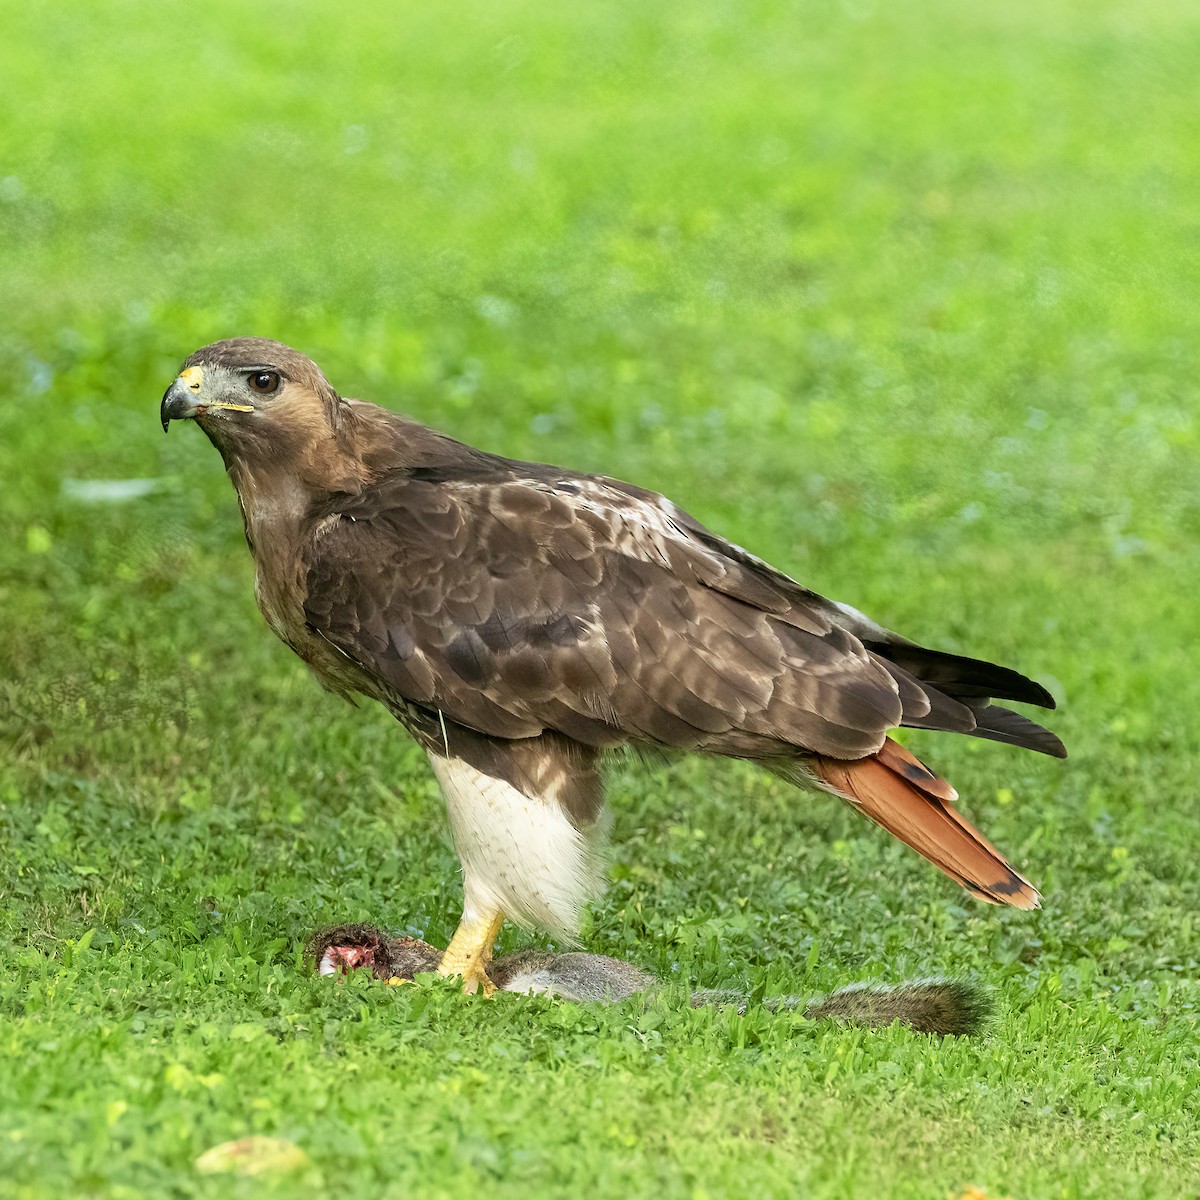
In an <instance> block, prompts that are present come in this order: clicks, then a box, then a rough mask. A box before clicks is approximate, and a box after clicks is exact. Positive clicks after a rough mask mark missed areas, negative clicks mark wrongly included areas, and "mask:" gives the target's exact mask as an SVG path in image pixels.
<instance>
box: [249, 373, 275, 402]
mask: <svg viewBox="0 0 1200 1200" xmlns="http://www.w3.org/2000/svg"><path fill="white" fill-rule="evenodd" d="M249 383H250V390H251V391H255V392H259V393H261V394H262V395H264V396H265V395H267V394H268V393H269V392H274V391H277V390H278V389H279V375H278V373H277V372H275V371H255V372H254V374H253V375H251V376H250V377H249Z"/></svg>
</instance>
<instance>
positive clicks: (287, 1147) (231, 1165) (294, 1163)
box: [196, 1135, 308, 1175]
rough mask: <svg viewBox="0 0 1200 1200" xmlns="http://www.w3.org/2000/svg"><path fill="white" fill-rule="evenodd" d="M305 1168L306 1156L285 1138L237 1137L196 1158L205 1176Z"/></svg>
mask: <svg viewBox="0 0 1200 1200" xmlns="http://www.w3.org/2000/svg"><path fill="white" fill-rule="evenodd" d="M306 1166H308V1155H307V1154H305V1153H304V1151H303V1150H301V1149H300V1147H299V1146H297V1145H296V1144H295V1143H294V1142H289V1141H287V1140H286V1139H285V1138H275V1137H259V1136H257V1135H255V1136H252V1137H244V1138H238V1140H237V1141H236V1142H222V1143H221V1144H220V1145H219V1146H214V1147H213V1148H212V1149H211V1150H205V1152H204V1153H203V1154H202V1155H200V1157H199V1158H198V1159H196V1170H197V1171H201V1172H202V1173H203V1174H205V1175H217V1174H222V1173H224V1174H236V1175H263V1174H265V1173H266V1172H267V1171H296V1170H298V1169H299V1168H300V1167H306Z"/></svg>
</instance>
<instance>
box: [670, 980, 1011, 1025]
mask: <svg viewBox="0 0 1200 1200" xmlns="http://www.w3.org/2000/svg"><path fill="white" fill-rule="evenodd" d="M721 1004H733V1005H736V1006H737V1009H738V1012H741V1013H744V1012H745V1011H746V1010H747V1008H748V1007H749V1002H748V1001H747V999H746V996H745V994H744V993H740V992H734V991H726V990H714V991H697V992H693V993H692V1007H693V1008H705V1007H708V1006H709V1005H721ZM762 1004H763V1007H764V1008H768V1009H770V1010H771V1011H772V1012H780V1011H782V1010H785V1009H796V1008H800V1007H801V1006H802V1005H803V1008H804V1015H805V1016H806V1017H807V1018H808V1019H809V1020H810V1021H844V1022H845V1023H846V1024H847V1025H858V1026H861V1027H862V1028H865V1029H883V1028H886V1027H887V1026H888V1025H891V1024H892V1022H893V1021H898V1022H899V1023H900V1024H901V1025H907V1026H908V1027H909V1028H910V1029H915V1030H916V1031H917V1032H918V1033H931V1034H934V1035H935V1036H937V1037H946V1036H948V1035H954V1036H957V1037H974V1036H975V1035H977V1034H979V1033H982V1032H983V1030H984V1028H985V1027H986V1025H987V1023H988V1021H989V1019H990V1018H991V1015H992V1002H991V998H990V996H989V995H988V993H987V991H986V990H985V989H984V988H982V987H980V986H979V985H978V984H975V983H970V982H968V981H966V980H963V979H914V980H912V981H910V982H908V983H899V984H896V985H895V986H888V985H886V984H872V983H855V984H851V985H850V986H849V987H844V988H839V989H838V990H837V991H836V992H830V993H829V995H828V996H826V997H825V999H824V1000H814V1001H812V1002H811V1003H805V1002H804V1001H803V1000H801V999H800V997H798V996H782V997H780V998H778V999H774V1000H764V1001H762Z"/></svg>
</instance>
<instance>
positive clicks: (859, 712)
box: [162, 338, 1065, 980]
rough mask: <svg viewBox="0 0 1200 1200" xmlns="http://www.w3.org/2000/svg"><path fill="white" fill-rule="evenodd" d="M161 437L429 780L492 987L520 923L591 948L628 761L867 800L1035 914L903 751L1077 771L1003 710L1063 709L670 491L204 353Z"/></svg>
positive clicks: (257, 363) (281, 628)
mask: <svg viewBox="0 0 1200 1200" xmlns="http://www.w3.org/2000/svg"><path fill="white" fill-rule="evenodd" d="M162 417H163V422H164V426H165V425H166V423H167V422H168V421H169V420H171V419H172V418H180V417H190V418H194V419H195V420H196V421H197V422H198V423H199V424H200V425H201V427H202V428H203V429H204V431H205V432H206V433H207V434H208V436H209V438H210V439H211V440H212V442H213V443H214V444H215V445H216V446H217V448H218V449H219V450H220V452H221V454H222V457H223V458H224V460H225V464H226V468H227V470H228V472H229V475H230V477H231V478H232V480H233V483H234V486H235V487H236V489H237V493H238V498H239V501H240V503H241V507H242V513H243V519H244V522H245V528H246V538H247V541H248V542H249V544H250V548H251V550H252V552H253V555H254V559H255V564H256V568H257V572H256V596H257V599H258V602H259V606H260V607H261V609H262V611H263V614H264V616H265V617H266V619H267V621H268V623H269V624H270V625H271V628H272V629H273V630H274V631H275V632H276V633H277V634H278V635H279V636H280V637H281V638H282V639H283V640H284V641H285V642H286V643H287V644H288V645H289V646H291V647H292V649H293V650H295V651H296V653H297V654H299V655H300V656H301V658H303V659H304V660H305V661H306V662H307V663H308V664H309V665H310V666H311V667H312V668H313V670H314V671H315V672H316V674H317V675H318V677H319V678H320V679H321V680H322V682H324V683H325V684H326V686H328V687H329V688H331V689H332V690H334V691H336V692H339V693H341V694H343V695H346V696H351V695H354V694H356V693H357V694H362V695H366V696H369V697H372V698H374V699H376V700H378V701H380V702H381V703H382V704H384V705H385V706H387V708H388V709H389V710H390V711H391V712H392V713H393V714H394V715H395V716H396V717H397V718H398V719H399V720H400V721H401V722H403V724H404V725H405V726H406V727H407V728H408V729H409V730H410V732H411V733H412V734H413V735H414V736H415V737H416V738H417V739H418V740H419V741H420V743H421V744H422V745H423V746H424V747H425V749H426V750H427V752H428V753H429V754H430V756H431V758H432V760H433V765H434V768H435V770H436V771H437V773H438V777H439V780H440V781H441V782H442V785H443V788H444V790H445V791H446V795H447V800H448V803H449V805H450V813H451V820H452V825H453V829H454V833H455V839H456V845H457V846H458V848H459V851H460V855H461V857H462V858H463V864H464V874H465V882H466V890H467V904H466V912H465V914H464V926H463V929H464V930H465V929H466V927H467V924H468V923H470V924H471V929H472V930H473V932H472V933H471V936H470V939H468V940H469V943H470V946H469V954H470V955H474V956H475V957H473V958H472V959H471V962H470V963H469V964H467V966H465V967H463V969H464V970H466V971H467V972H468V974H473V975H474V976H475V977H476V978H477V979H480V980H481V979H483V971H482V967H481V965H480V962H486V955H483V958H482V959H481V960H480V962H476V961H475V958H477V957H479V953H482V952H479V949H478V948H479V945H480V944H481V941H482V939H483V938H484V937H485V935H487V931H489V930H492V927H493V926H495V927H498V921H499V920H500V919H502V915H503V914H504V913H509V914H511V915H513V916H515V917H516V918H517V919H519V920H522V921H523V922H525V923H527V924H539V925H544V926H546V927H549V928H552V929H554V930H556V931H557V932H559V933H560V934H562V935H564V936H570V935H571V934H572V932H573V930H574V928H575V924H576V922H577V919H578V908H579V905H580V904H582V903H583V902H584V901H585V900H586V892H587V888H588V882H587V881H588V879H589V878H590V877H591V876H592V875H594V862H595V858H594V849H595V846H594V839H593V837H592V834H593V832H594V831H595V829H596V822H597V819H598V816H599V813H600V810H601V807H602V803H603V795H602V788H601V781H600V774H599V766H600V762H601V759H602V756H603V754H604V753H605V752H606V751H608V750H611V749H613V748H614V747H617V746H621V745H632V746H634V747H642V748H650V749H655V748H668V749H680V750H690V751H699V752H702V753H708V754H720V755H727V756H732V757H737V758H743V759H749V760H752V761H757V762H760V763H762V764H763V765H764V766H766V767H767V768H768V769H770V770H773V771H776V772H777V773H779V774H782V775H785V776H786V777H788V778H791V779H793V780H795V781H797V782H800V783H805V784H809V785H813V786H817V787H820V788H824V789H825V790H829V791H833V792H836V793H837V794H839V795H842V796H844V797H845V798H847V799H848V800H850V802H851V803H852V804H854V805H855V807H856V808H858V810H859V811H861V812H863V813H864V814H865V815H867V816H870V817H871V818H872V819H873V820H875V821H877V822H878V823H880V824H882V825H883V826H884V827H885V828H887V829H889V830H891V832H893V833H894V834H896V836H898V837H900V838H901V839H902V840H904V841H906V842H908V844H910V845H912V846H914V847H915V848H916V849H917V850H919V851H920V852H921V853H922V854H924V855H925V856H926V857H927V858H929V859H930V860H931V861H932V862H934V863H935V864H936V865H937V866H939V867H940V868H941V869H942V870H943V871H945V872H946V873H947V874H948V875H950V876H951V878H953V879H955V880H957V881H958V882H960V883H962V884H964V885H965V886H966V887H968V888H969V889H971V890H972V891H973V892H974V893H975V894H977V895H981V896H983V897H984V898H985V899H990V900H995V901H1000V902H1003V903H1009V904H1016V905H1018V906H1020V907H1030V906H1031V905H1033V904H1035V903H1036V898H1037V894H1036V892H1035V891H1034V890H1033V889H1032V888H1031V887H1030V886H1029V885H1028V884H1027V883H1026V882H1025V881H1024V880H1022V879H1021V878H1020V877H1019V876H1017V875H1016V874H1015V872H1013V871H1012V869H1011V868H1010V867H1009V866H1008V865H1007V863H1005V862H1004V860H1003V858H1001V857H1000V856H999V854H997V852H996V851H995V850H994V849H993V848H992V847H990V846H989V845H988V843H987V842H986V841H984V840H983V838H982V837H981V836H980V835H979V834H978V833H976V831H975V830H974V829H973V828H972V827H971V826H970V825H969V824H968V823H967V822H966V821H965V820H964V819H963V818H961V817H960V816H958V814H957V813H956V812H955V811H954V809H953V807H952V800H953V792H952V791H951V790H950V789H949V785H947V784H945V783H944V782H943V781H941V780H938V779H937V777H936V776H934V775H933V774H932V773H930V772H928V771H926V770H925V769H924V768H923V767H921V766H920V764H919V763H917V761H916V760H915V759H913V758H912V757H911V756H909V755H907V754H906V752H904V751H902V750H901V749H900V748H899V747H898V746H896V745H895V744H894V743H892V742H890V741H888V740H887V737H886V735H887V732H888V731H889V730H890V729H893V728H895V727H896V726H900V725H906V726H911V727H916V728H923V729H942V730H949V731H953V732H959V733H966V734H970V735H972V736H977V737H984V738H990V739H994V740H1000V741H1005V742H1009V743H1011V744H1014V745H1019V746H1024V747H1027V748H1029V749H1033V750H1038V751H1041V752H1043V753H1047V754H1052V755H1056V756H1062V755H1064V753H1065V752H1064V750H1063V748H1062V744H1061V742H1059V740H1058V739H1057V738H1056V737H1055V736H1054V735H1053V734H1052V733H1050V732H1048V731H1047V730H1045V729H1043V728H1041V727H1040V726H1038V725H1035V724H1034V723H1033V722H1032V721H1029V720H1028V719H1027V718H1025V717H1022V716H1020V715H1018V714H1017V713H1015V712H1012V711H1011V710H1009V709H1007V708H1003V707H1000V706H998V705H996V704H994V703H992V699H993V698H996V699H1000V700H1016V701H1024V702H1029V703H1033V704H1039V705H1042V706H1044V707H1051V708H1052V707H1053V705H1054V702H1053V700H1052V699H1051V697H1050V695H1049V693H1047V692H1046V691H1045V689H1043V688H1042V687H1040V686H1039V685H1038V684H1036V683H1034V682H1032V681H1031V680H1029V679H1027V678H1025V677H1024V676H1022V675H1019V674H1018V673H1017V672H1015V671H1011V670H1009V669H1007V668H1004V667H999V666H995V665H993V664H990V663H986V662H982V661H979V660H975V659H969V658H963V657H960V656H957V655H951V654H944V653H940V652H938V651H933V650H928V649H926V648H924V647H922V646H917V645H914V644H913V643H911V642H909V641H907V640H905V639H903V638H901V637H899V636H897V635H896V634H893V633H891V632H889V631H888V630H886V629H884V628H882V627H881V626H879V625H877V624H876V623H875V622H873V621H871V620H870V619H869V618H867V617H865V616H863V614H861V613H859V612H858V611H857V610H855V609H853V608H850V607H849V606H847V605H842V604H838V603H835V602H833V601H830V600H827V599H825V598H824V597H822V596H819V595H817V594H816V593H815V592H812V591H810V590H808V589H807V588H805V587H803V586H802V585H800V584H798V583H796V582H795V581H794V580H792V579H790V578H788V577H787V576H786V575H784V574H782V573H781V572H779V571H777V570H775V569H774V568H773V567H771V566H769V565H768V564H766V563H764V562H762V561H761V560H760V559H757V558H755V557H754V556H753V555H751V554H749V553H748V552H747V551H745V550H743V549H741V548H740V547H738V546H735V545H733V544H732V543H730V542H727V541H725V540H724V539H722V538H720V537H718V536H717V535H716V534H714V533H712V532H711V531H709V530H708V529H706V528H705V527H704V526H703V525H701V524H700V523H699V522H698V521H697V520H696V519H695V518H694V517H692V516H690V515H689V514H687V513H686V512H684V511H683V510H682V509H680V508H678V507H677V506H675V505H674V504H672V503H671V501H669V500H667V499H665V498H664V497H662V496H659V495H656V494H655V493H652V492H648V491H645V490H643V489H641V488H637V487H634V486H631V485H629V484H625V483H621V482H619V481H617V480H613V479H608V478H605V477H603V476H599V475H587V474H581V473H578V472H573V471H567V470H563V469H561V468H558V467H552V466H547V465H544V464H539V463H525V462H517V461H513V460H510V459H505V458H500V457H497V456H495V455H491V454H486V453H484V452H482V451H479V450H475V449H472V448H471V447H469V446H465V445H463V444H461V443H459V442H456V441H453V440H452V439H450V438H447V437H445V436H443V435H441V434H439V433H436V432H434V431H433V430H431V429H427V428H425V427H424V426H422V425H419V424H417V423H416V422H414V421H410V420H408V419H406V418H403V417H400V416H397V415H396V414H394V413H392V412H389V411H388V410H386V409H383V408H379V407H377V406H375V405H371V404H366V403H363V402H360V401H355V400H346V399H343V398H342V397H340V396H339V395H338V394H337V392H336V391H335V390H334V389H333V387H332V386H331V385H330V384H329V382H328V381H327V380H326V379H325V377H324V375H322V374H321V372H320V370H319V369H318V368H317V367H316V365H315V364H314V363H312V362H311V360H309V359H307V358H305V357H304V356H303V355H301V354H298V353H297V352H296V351H294V350H291V349H289V348H288V347H286V346H283V345H281V344H279V343H277V342H270V341H266V340H263V339H255V338H239V339H233V340H230V341H225V342H217V343H214V344H213V345H211V346H206V347H204V348H203V349H201V350H198V351H197V352H196V353H195V354H193V355H192V356H191V357H190V358H189V359H188V360H187V362H186V363H185V364H184V368H183V370H182V371H181V374H180V376H179V378H178V379H177V380H176V381H175V383H174V384H173V385H172V387H171V388H170V389H169V390H168V392H167V395H166V396H165V397H164V398H163V405H162ZM514 822H515V823H514ZM518 826H519V829H520V831H518ZM470 914H475V915H474V916H470ZM460 932H461V931H460ZM493 932H494V930H493ZM465 936H466V935H465V934H464V937H465ZM466 944H467V943H466V942H462V943H460V942H459V941H458V939H456V942H455V943H452V945H451V947H450V949H449V951H448V960H449V961H450V962H452V963H455V964H458V963H459V962H460V957H461V954H462V953H467V951H464V950H463V946H464V945H466Z"/></svg>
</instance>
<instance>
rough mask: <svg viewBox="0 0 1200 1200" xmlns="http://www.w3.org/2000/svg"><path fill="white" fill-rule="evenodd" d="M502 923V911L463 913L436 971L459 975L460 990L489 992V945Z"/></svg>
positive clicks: (490, 948)
mask: <svg viewBox="0 0 1200 1200" xmlns="http://www.w3.org/2000/svg"><path fill="white" fill-rule="evenodd" d="M503 924H504V914H503V913H501V912H498V913H488V914H485V915H482V916H478V915H476V914H474V913H471V914H469V915H468V914H467V913H463V917H462V920H461V921H459V923H458V928H457V929H456V930H455V931H454V936H453V937H452V938H451V939H450V945H449V946H447V947H446V953H445V954H443V955H442V961H441V963H440V964H439V966H438V974H439V975H461V976H462V980H463V992H464V994H465V995H468V996H472V995H474V994H475V993H476V992H478V991H482V992H483V994H484V995H485V996H490V995H491V994H492V993H493V992H494V991H495V990H496V985H495V984H494V983H493V982H492V981H491V980H490V979H489V978H488V973H487V968H488V963H490V962H491V961H492V947H493V946H494V945H495V943H496V937H497V935H498V934H499V933H500V926H501V925H503Z"/></svg>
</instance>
